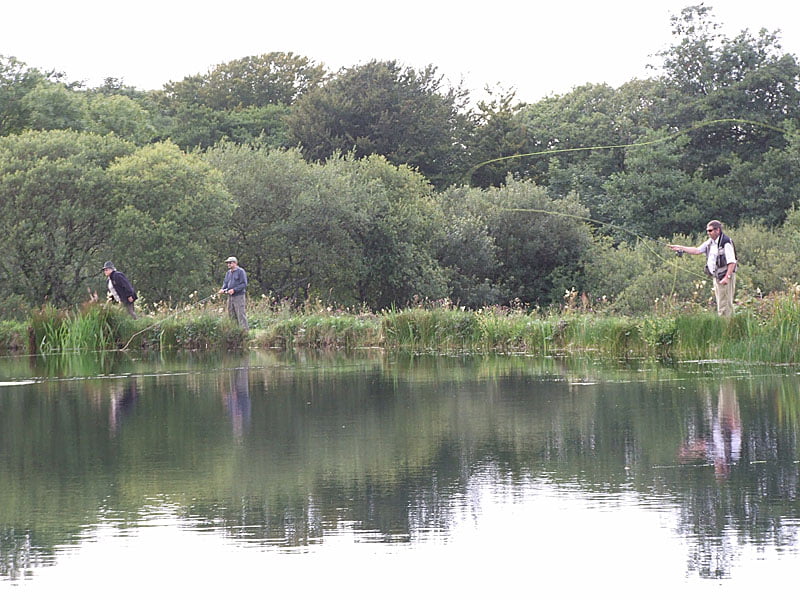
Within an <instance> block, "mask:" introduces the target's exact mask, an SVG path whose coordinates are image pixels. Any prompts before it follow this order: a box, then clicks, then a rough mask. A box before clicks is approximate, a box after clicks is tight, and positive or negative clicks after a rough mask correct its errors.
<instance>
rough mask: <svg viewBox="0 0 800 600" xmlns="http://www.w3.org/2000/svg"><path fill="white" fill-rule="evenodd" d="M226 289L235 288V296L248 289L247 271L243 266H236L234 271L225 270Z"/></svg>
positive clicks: (223, 286) (223, 287) (223, 285)
mask: <svg viewBox="0 0 800 600" xmlns="http://www.w3.org/2000/svg"><path fill="white" fill-rule="evenodd" d="M222 289H223V290H224V291H227V290H233V295H234V296H241V295H242V294H244V291H245V290H246V289H247V273H245V270H244V269H243V268H242V267H236V268H235V269H234V270H233V271H231V270H230V269H229V270H227V271H225V280H224V281H223V283H222Z"/></svg>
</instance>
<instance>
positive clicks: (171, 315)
mask: <svg viewBox="0 0 800 600" xmlns="http://www.w3.org/2000/svg"><path fill="white" fill-rule="evenodd" d="M217 295H219V292H214V293H213V294H210V295H208V296H206V297H205V298H202V299H200V300H197V301H196V302H193V303H192V304H187V305H186V306H184V307H183V308H181V309H180V310H177V311H173V312H172V313H171V314H169V315H168V316H166V317H164V318H163V319H161V320H159V321H156V322H154V323H151V324H150V325H148V326H147V327H145V328H144V329H142V330H141V331H137V332H136V333H134V334H133V335H132V336H131V337H130V339H129V340H128V342H127V343H126V344H125V345H124V346H122V348H118V349H117V350H116V351H117V352H123V351H125V350H127V349H128V346H130V344H131V342H132V341H133V338H135V337H136V336H137V335H140V334H142V333H144V332H145V331H148V330H150V329H153V328H154V327H157V326H158V325H161V323H163V322H164V321H168V320H169V319H171V318H173V317H175V316H177V315H179V314H180V313H182V312H185V311H187V310H189V309H191V308H195V307H196V306H198V305H200V304H202V303H203V302H205V301H207V300H209V299H211V298H214V297H215V296H217Z"/></svg>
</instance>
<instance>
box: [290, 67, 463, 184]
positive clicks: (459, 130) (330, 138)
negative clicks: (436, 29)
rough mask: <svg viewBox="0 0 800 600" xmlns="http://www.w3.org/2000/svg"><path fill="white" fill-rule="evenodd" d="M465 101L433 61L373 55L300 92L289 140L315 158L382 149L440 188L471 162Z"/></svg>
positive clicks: (459, 175)
mask: <svg viewBox="0 0 800 600" xmlns="http://www.w3.org/2000/svg"><path fill="white" fill-rule="evenodd" d="M466 100H467V98H466V94H465V92H463V91H462V90H460V89H454V88H450V89H444V85H443V81H442V77H440V76H439V75H437V73H436V69H435V68H434V67H432V66H429V67H427V68H425V69H424V70H422V71H416V70H414V69H411V68H403V67H402V66H400V65H399V64H398V63H397V62H395V61H385V62H379V61H371V62H369V63H367V64H364V65H359V66H356V67H352V68H349V69H343V70H342V71H340V72H339V73H337V74H336V75H335V76H334V77H332V78H331V79H330V80H329V81H327V82H326V83H325V85H323V86H322V87H319V88H316V89H313V90H311V91H310V92H309V93H307V94H306V95H305V96H303V97H302V98H300V99H299V100H298V101H297V103H296V104H295V105H294V106H293V107H292V112H291V114H290V115H289V117H288V123H289V133H290V139H291V141H292V142H294V143H296V144H299V145H300V146H301V148H302V150H303V154H304V156H305V157H306V158H308V159H310V160H325V159H327V158H329V157H330V156H332V155H334V154H336V153H338V152H351V151H352V152H353V153H354V154H355V156H356V157H357V158H362V157H365V156H369V155H372V154H377V155H380V156H384V157H385V158H386V159H387V160H389V162H391V163H392V164H395V165H403V164H405V165H409V166H411V167H415V168H417V169H419V171H420V172H421V173H422V174H423V175H425V176H426V177H428V178H429V179H430V180H431V182H432V183H434V185H436V186H439V187H441V186H444V185H445V184H447V183H449V182H451V181H453V180H454V179H455V178H463V176H464V175H465V173H466V170H467V168H468V167H466V164H465V158H464V154H463V144H464V143H465V141H466V140H467V137H466V136H467V133H468V131H469V119H468V118H467V116H466V115H465V113H464V112H463V111H462V109H464V108H465V104H466Z"/></svg>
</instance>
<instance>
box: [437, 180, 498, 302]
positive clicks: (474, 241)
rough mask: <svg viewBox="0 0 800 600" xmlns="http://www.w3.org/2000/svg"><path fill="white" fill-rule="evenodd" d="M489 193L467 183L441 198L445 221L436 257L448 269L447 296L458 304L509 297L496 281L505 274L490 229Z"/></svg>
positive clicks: (445, 192)
mask: <svg viewBox="0 0 800 600" xmlns="http://www.w3.org/2000/svg"><path fill="white" fill-rule="evenodd" d="M486 196H487V194H486V193H485V192H484V191H483V190H480V189H476V188H469V187H466V186H461V187H451V188H448V189H447V190H445V191H443V192H441V193H440V194H438V196H437V200H438V202H439V204H440V205H441V207H442V212H443V214H444V224H443V226H442V229H441V232H440V237H441V240H440V242H439V243H438V244H437V247H438V249H437V255H436V258H437V260H438V261H439V264H440V265H441V266H442V268H443V269H444V270H445V276H446V278H447V286H448V291H447V296H448V297H449V298H450V299H451V300H452V301H453V302H455V303H456V304H459V305H462V306H468V307H472V308H479V307H482V306H489V305H493V304H500V303H502V302H505V301H507V300H508V299H509V294H508V291H507V290H506V289H503V288H501V287H499V286H498V284H497V283H496V281H497V279H498V277H499V276H500V274H501V272H502V271H501V265H500V261H499V258H498V253H499V248H498V246H497V243H496V241H495V239H494V238H493V237H492V236H491V235H490V233H489V221H488V219H487V214H488V211H489V210H490V207H489V204H488V201H487V197H486Z"/></svg>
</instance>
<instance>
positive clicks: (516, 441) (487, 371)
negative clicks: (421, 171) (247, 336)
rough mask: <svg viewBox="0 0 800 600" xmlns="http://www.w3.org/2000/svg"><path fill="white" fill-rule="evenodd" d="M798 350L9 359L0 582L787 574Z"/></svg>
mask: <svg viewBox="0 0 800 600" xmlns="http://www.w3.org/2000/svg"><path fill="white" fill-rule="evenodd" d="M799 430H800V377H799V376H798V374H797V370H796V369H794V368H788V367H786V368H777V367H773V368H767V367H763V366H752V365H737V364H724V363H685V364H679V365H663V364H658V363H628V364H608V363H601V362H596V361H592V360H589V359H582V360H570V361H567V360H556V359H537V358H531V357H525V356H495V357H425V356H423V357H420V356H407V355H400V356H397V355H388V354H380V353H376V354H369V353H364V354H361V355H356V356H341V355H338V356H314V357H308V356H296V355H287V354H272V353H250V354H245V355H224V356H220V355H216V354H204V355H194V354H187V355H177V356H168V357H165V356H154V357H149V356H145V357H131V356H126V355H119V354H109V355H92V356H89V357H76V356H67V357H48V358H39V359H35V360H34V359H30V358H8V357H5V358H0V595H2V597H3V598H6V597H13V596H15V595H19V596H20V597H26V598H34V597H52V596H54V595H59V594H62V593H64V591H65V590H80V592H81V594H82V595H83V596H84V597H101V596H102V597H105V596H108V595H114V596H116V597H119V596H123V597H133V596H141V594H143V593H152V594H156V595H157V596H161V597H163V596H164V595H165V593H167V592H170V593H179V594H181V595H182V596H184V597H185V595H186V594H193V595H195V596H196V597H207V596H212V595H213V596H216V595H219V594H230V593H252V592H254V591H258V590H261V591H262V592H264V593H265V594H266V593H267V592H269V593H270V594H272V593H292V594H294V595H295V596H300V597H309V596H312V595H320V596H321V595H323V594H325V595H330V594H332V593H334V594H336V593H339V594H347V595H349V596H351V597H367V596H374V595H376V594H379V595H381V596H384V597H398V598H399V597H408V596H412V595H421V596H423V597H447V598H452V597H459V596H461V597H476V596H479V595H486V596H488V595H491V596H493V597H496V596H498V595H512V594H513V595H515V596H519V595H525V596H535V595H538V594H539V593H542V592H543V591H545V590H552V589H555V588H557V589H558V590H559V591H560V592H563V593H570V592H584V593H586V592H588V593H591V592H598V591H601V592H607V593H613V594H614V595H615V596H616V597H634V595H635V596H636V597H639V596H640V595H641V594H643V593H647V594H650V595H652V594H653V593H656V595H661V593H663V592H667V591H669V592H674V591H678V592H684V593H690V594H698V595H699V593H700V592H702V593H703V594H704V595H707V594H715V593H720V594H723V593H724V594H725V595H728V596H730V595H731V593H734V592H735V594H734V595H738V594H748V595H752V594H755V593H763V592H765V591H768V592H769V591H778V592H781V593H782V594H783V595H785V594H786V593H791V594H792V595H794V592H793V591H792V587H793V586H792V584H793V583H794V582H795V581H796V580H797V577H798V576H797V573H798V571H799V570H800V555H799V554H798V550H800V542H799V541H798V539H797V534H798V529H799V528H800V503H799V502H798V491H800V482H799V481H798V467H799V465H798V458H800V452H799V451H798V433H799Z"/></svg>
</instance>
